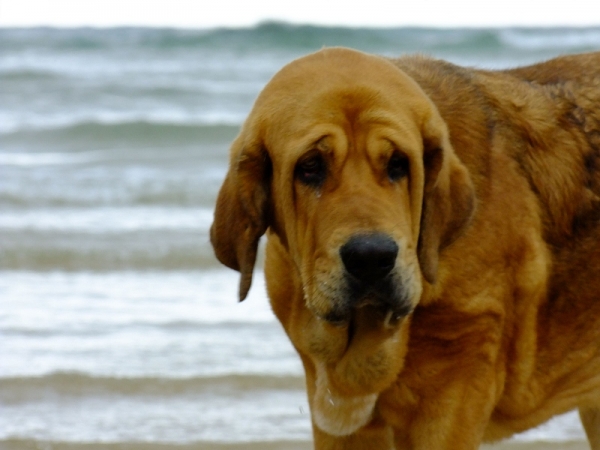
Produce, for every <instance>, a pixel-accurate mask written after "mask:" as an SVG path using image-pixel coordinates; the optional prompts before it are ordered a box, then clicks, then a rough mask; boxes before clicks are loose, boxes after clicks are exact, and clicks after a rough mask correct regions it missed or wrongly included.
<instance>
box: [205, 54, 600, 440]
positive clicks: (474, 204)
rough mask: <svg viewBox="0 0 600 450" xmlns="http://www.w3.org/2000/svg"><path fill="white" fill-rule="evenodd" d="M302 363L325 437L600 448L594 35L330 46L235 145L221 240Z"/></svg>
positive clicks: (288, 76)
mask: <svg viewBox="0 0 600 450" xmlns="http://www.w3.org/2000/svg"><path fill="white" fill-rule="evenodd" d="M265 232H266V233H267V236H268V241H267V247H266V268H265V272H266V278H267V288H268V293H269V296H270V298H271V303H272V306H273V310H274V312H275V314H276V315H277V317H278V319H279V320H280V321H281V323H282V324H283V326H284V327H285V330H286V332H287V333H288V335H289V338H290V339H291V341H292V343H293V344H294V346H295V348H296V349H297V351H298V353H299V354H300V357H301V358H302V362H303V364H304V369H305V371H306V383H307V389H308V397H309V402H310V407H311V415H312V421H313V431H314V441H315V447H316V448H318V449H393V448H397V449H421V450H432V449H433V450H439V449H449V450H460V449H475V448H477V447H478V446H479V444H480V443H481V442H482V441H484V440H486V441H489V440H498V439H502V438H505V437H507V436H510V435H511V434H513V433H515V432H519V431H523V430H526V429H528V428H530V427H534V426H536V425H538V424H540V423H542V422H544V421H546V420H548V419H549V418H550V417H552V416H554V415H556V414H559V413H563V412H565V411H569V410H571V409H574V408H579V411H580V414H581V418H582V420H583V424H584V426H585V429H586V432H587V434H588V437H589V440H590V442H591V445H592V448H593V449H595V450H598V449H600V53H593V54H586V55H579V56H567V57H562V58H558V59H555V60H552V61H549V62H546V63H542V64H539V65H534V66H531V67H525V68H521V69H515V70H507V71H482V70H473V69H465V68H461V67H457V66H454V65H452V64H449V63H446V62H443V61H436V60H432V59H428V58H424V57H418V56H417V57H405V58H402V59H399V60H394V61H390V60H386V59H383V58H380V57H376V56H371V55H367V54H364V53H360V52H357V51H353V50H348V49H341V48H332V49H325V50H322V51H319V52H317V53H315V54H312V55H309V56H306V57H304V58H301V59H299V60H297V61H294V62H292V63H291V64H289V65H287V66H286V67H284V68H283V69H282V70H281V71H280V72H279V73H278V74H277V75H275V77H274V78H273V79H272V80H271V81H270V82H269V84H268V85H267V86H266V87H265V89H264V90H263V91H262V93H261V94H260V96H259V97H258V99H257V101H256V104H255V105H254V108H253V110H252V112H251V113H250V116H249V117H248V119H247V121H246V122H245V124H244V125H243V128H242V130H241V133H240V135H239V136H238V137H237V139H236V140H235V142H234V143H233V147H232V150H231V159H230V168H229V173H228V174H227V177H226V179H225V182H224V184H223V186H222V188H221V192H220V194H219V198H218V201H217V207H216V211H215V220H214V223H213V226H212V229H211V241H212V244H213V246H214V249H215V252H216V254H217V257H218V258H219V260H220V261H221V262H222V263H223V264H225V265H227V266H228V267H231V268H232V269H235V270H239V271H240V272H241V285H240V298H241V299H243V298H244V297H245V296H246V293H247V292H248V289H249V287H250V283H251V278H252V270H253V267H254V262H255V256H256V249H257V244H258V241H259V238H260V237H261V235H262V234H264V233H265Z"/></svg>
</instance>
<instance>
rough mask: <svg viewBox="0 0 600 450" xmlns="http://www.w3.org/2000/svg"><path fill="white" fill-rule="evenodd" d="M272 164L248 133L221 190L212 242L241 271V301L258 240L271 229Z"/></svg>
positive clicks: (236, 150)
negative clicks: (269, 218) (269, 225)
mask: <svg viewBox="0 0 600 450" xmlns="http://www.w3.org/2000/svg"><path fill="white" fill-rule="evenodd" d="M270 178H271V161H270V159H269V156H268V154H267V152H266V150H265V148H264V147H263V146H262V143H261V142H258V141H257V140H255V142H247V140H246V139H245V136H244V132H243V131H242V133H241V134H240V136H238V138H237V139H236V140H235V141H234V143H233V145H232V148H231V159H230V164H229V172H228V173H227V176H226V177H225V181H224V182H223V185H222V186H221V190H220V191H219V196H218V197H217V206H216V208H215V216H214V221H213V224H212V226H211V228H210V242H211V244H212V246H213V249H214V251H215V255H216V256H217V258H218V259H219V261H221V262H222V263H223V264H225V265H226V266H227V267H229V268H231V269H234V270H238V271H239V272H240V275H241V278H240V287H239V289H240V290H239V296H240V301H242V300H244V299H245V298H246V296H247V295H248V291H249V289H250V285H251V284H252V271H253V269H254V263H255V261H256V252H257V249H258V241H259V239H260V237H261V236H262V235H263V234H264V233H265V231H266V229H267V227H268V221H269V220H268V209H269V208H268V205H269V198H270V187H269V186H270Z"/></svg>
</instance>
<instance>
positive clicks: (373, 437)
mask: <svg viewBox="0 0 600 450" xmlns="http://www.w3.org/2000/svg"><path fill="white" fill-rule="evenodd" d="M313 436H314V448H315V449H316V450H395V446H394V433H393V431H392V428H391V427H390V426H386V425H384V424H378V423H373V424H371V425H369V426H368V427H365V428H362V429H360V430H359V431H357V432H356V433H353V434H351V435H349V436H332V435H330V434H327V433H325V432H324V431H321V430H320V429H319V428H318V427H317V426H314V425H313Z"/></svg>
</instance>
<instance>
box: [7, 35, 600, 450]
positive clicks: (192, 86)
mask: <svg viewBox="0 0 600 450" xmlns="http://www.w3.org/2000/svg"><path fill="white" fill-rule="evenodd" d="M324 45H327V46H333V45H344V46H350V47H354V48H358V49H360V50H364V51H368V52H372V53H377V54H382V55H385V56H398V55H400V54H403V53H413V52H419V53H426V54H430V55H432V56H434V57H439V58H444V59H447V60H450V61H452V62H455V63H457V64H464V65H471V66H478V67H484V68H501V67H514V66H517V65H521V64H528V63H533V62H536V61H540V60H543V59H548V58H551V57H553V56H557V55H559V54H565V53H576V52H583V51H590V50H594V49H598V48H599V47H600V28H581V29H553V28H548V29H489V30H488V29H447V30H437V29H412V28H398V29H361V28H356V29H350V28H323V27H302V26H290V25H285V24H276V23H266V24H262V25H259V26H256V27H252V28H243V29H213V30H177V29H153V28H115V29H92V28H82V29H52V28H32V29H0V342H1V343H0V449H2V450H12V449H15V450H17V449H19V450H20V449H54V450H62V449H69V450H75V449H81V450H92V449H94V450H95V449H98V450H100V449H102V450H109V449H135V450H137V449H149V450H153V449H156V450H159V449H160V450H168V449H178V450H182V449H248V450H250V449H261V450H263V449H266V450H270V449H273V450H275V449H288V450H289V449H292V450H295V449H308V448H310V437H311V430H310V413H309V408H308V402H307V400H306V396H305V390H304V377H303V371H302V366H301V364H300V361H299V359H298V357H297V355H296V354H295V352H294V349H293V348H292V346H291V345H290V343H289V341H288V339H287V337H286V335H285V333H284V331H283V330H282V328H281V326H280V325H279V323H277V321H276V320H275V318H274V316H273V314H272V312H271V310H270V306H269V304H268V300H267V296H266V292H265V287H264V281H263V273H262V269H261V268H260V267H258V268H257V271H256V273H255V276H254V283H253V286H252V289H251V291H250V295H249V298H248V299H246V300H245V301H244V302H242V303H238V301H237V289H238V275H237V274H236V273H235V272H233V271H230V270H228V269H226V268H224V267H222V266H221V265H220V264H219V263H218V262H217V261H216V259H215V257H214V255H213V252H212V248H211V247H210V244H209V237H208V230H209V227H210V224H211V221H212V217H213V208H214V202H215V198H216V195H217V192H218V189H219V186H220V184H221V182H222V180H223V177H224V175H225V172H226V167H227V158H228V149H229V145H230V143H231V141H232V140H233V139H234V138H235V136H236V134H237V132H238V130H239V128H240V126H241V124H242V122H243V120H244V118H245V117H246V115H247V114H248V112H249V110H250V108H251V107H252V103H253V101H254V99H255V98H256V95H257V94H258V92H259V91H260V89H261V88H262V86H264V84H265V83H266V82H267V81H268V80H269V78H270V77H271V76H272V75H273V74H274V73H275V72H276V71H277V70H278V69H279V68H281V67H282V66H283V65H284V64H286V63H287V62H289V61H291V60H293V59H294V58H296V57H298V56H300V55H303V54H306V53H309V52H312V51H315V50H318V49H319V48H321V47H323V46H324ZM259 266H260V265H259ZM483 448H486V449H488V448H489V449H490V450H491V449H505V450H509V449H514V450H517V449H519V450H520V449H542V448H543V449H555V448H556V449H559V448H560V449H583V448H587V446H586V444H585V443H584V434H583V430H582V428H581V426H580V424H579V422H578V419H577V414H576V413H569V414H566V415H564V416H561V417H559V418H556V419H554V420H553V421H552V422H550V423H549V424H545V425H542V426H541V427H539V428H537V429H535V430H532V431H530V432H527V433H524V434H522V435H518V436H516V437H514V438H513V439H511V440H510V441H507V442H504V443H501V444H497V445H495V446H489V447H488V446H485V447H483Z"/></svg>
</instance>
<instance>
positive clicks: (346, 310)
mask: <svg viewBox="0 0 600 450" xmlns="http://www.w3.org/2000/svg"><path fill="white" fill-rule="evenodd" d="M398 252H399V247H398V244H397V243H396V241H394V239H392V238H391V237H390V236H389V235H387V234H385V233H365V234H357V235H354V236H352V237H350V239H348V241H346V243H345V244H344V245H342V247H341V248H340V250H339V254H340V258H341V260H342V263H343V265H344V269H345V275H344V278H345V284H346V289H345V290H346V295H345V296H344V299H343V301H342V302H340V303H339V304H338V305H337V307H335V308H334V309H333V310H332V311H331V314H330V316H329V317H327V320H329V321H331V322H345V321H346V320H348V318H349V317H350V316H351V314H352V311H353V310H355V309H357V308H361V307H363V306H367V305H370V306H372V307H375V308H376V309H377V310H379V311H380V312H381V316H382V318H383V317H388V318H389V317H392V318H393V319H394V320H399V319H401V318H402V317H404V316H406V315H408V314H409V313H410V312H411V311H412V305H411V302H410V299H409V298H407V295H406V289H405V286H403V283H402V280H401V277H400V276H399V274H398V270H397V267H396V260H397V258H398Z"/></svg>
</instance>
